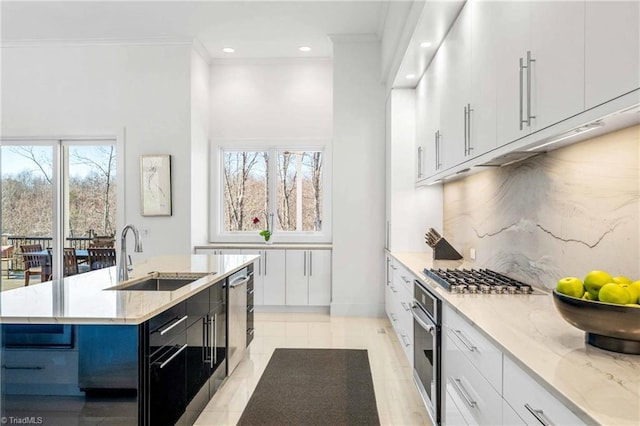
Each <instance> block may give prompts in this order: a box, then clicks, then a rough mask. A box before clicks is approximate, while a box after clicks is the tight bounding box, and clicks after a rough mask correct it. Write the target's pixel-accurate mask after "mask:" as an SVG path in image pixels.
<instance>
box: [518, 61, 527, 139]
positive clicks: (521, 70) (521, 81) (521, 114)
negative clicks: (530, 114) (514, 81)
mask: <svg viewBox="0 0 640 426" xmlns="http://www.w3.org/2000/svg"><path fill="white" fill-rule="evenodd" d="M523 72H524V59H523V58H520V96H519V102H518V107H519V109H520V118H519V120H518V121H519V123H518V124H519V126H520V130H522V128H523V127H522V125H523V124H524V123H525V121H524V120H523V111H522V110H523V108H524V107H523V103H524V100H523V99H522V94H523V90H524V89H523V86H524V82H523V80H524V77H523Z"/></svg>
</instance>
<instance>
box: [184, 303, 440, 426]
mask: <svg viewBox="0 0 640 426" xmlns="http://www.w3.org/2000/svg"><path fill="white" fill-rule="evenodd" d="M255 329H256V332H255V336H256V337H255V338H254V340H253V342H252V343H251V345H250V346H249V350H248V351H247V353H246V356H245V358H244V359H243V360H242V362H241V363H240V364H239V365H238V367H237V368H236V370H235V371H234V372H233V374H232V375H231V376H230V377H229V378H227V380H226V382H225V383H224V384H223V385H222V387H221V388H220V389H219V390H218V392H217V393H216V394H215V395H214V397H213V399H212V400H211V401H210V402H209V404H208V405H207V407H206V408H205V410H204V411H203V412H202V414H201V415H200V417H199V418H198V420H197V421H196V423H195V424H196V426H213V425H235V424H236V423H237V421H238V419H239V418H240V415H241V414H242V410H243V409H244V407H245V405H246V404H247V402H248V401H249V398H250V397H251V393H252V392H253V390H254V389H255V387H256V385H257V383H258V380H259V379H260V375H261V374H262V372H263V371H264V369H265V367H266V366H267V363H268V361H269V358H270V357H271V354H272V353H273V350H274V349H275V348H344V349H367V350H368V354H369V362H370V364H371V374H372V377H373V385H374V388H375V392H376V402H377V405H378V414H379V417H380V422H381V423H382V424H383V425H430V424H431V422H430V420H429V417H428V415H427V412H426V410H425V408H424V406H423V405H422V400H421V399H420V396H419V394H418V391H417V390H416V388H415V385H414V383H413V378H412V370H411V366H410V365H409V363H408V361H407V359H406V357H405V355H404V353H403V351H402V348H401V347H400V343H399V342H398V340H397V338H396V336H395V334H394V333H393V328H392V327H391V324H390V323H389V321H388V320H387V319H386V318H352V317H349V318H343V317H331V316H329V315H327V314H292V313H286V314H274V313H256V315H255Z"/></svg>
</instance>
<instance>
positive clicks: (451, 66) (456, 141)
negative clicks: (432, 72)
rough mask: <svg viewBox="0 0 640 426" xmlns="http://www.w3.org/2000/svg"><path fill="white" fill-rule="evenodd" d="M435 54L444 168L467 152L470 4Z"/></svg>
mask: <svg viewBox="0 0 640 426" xmlns="http://www.w3.org/2000/svg"><path fill="white" fill-rule="evenodd" d="M437 55H438V56H440V58H439V59H440V60H441V61H442V64H441V67H442V68H441V72H440V73H439V76H440V77H439V80H440V84H442V92H441V97H440V106H441V115H440V124H441V126H440V127H441V132H440V133H441V136H440V146H441V148H442V163H443V164H444V167H443V169H448V168H449V167H452V166H455V165H457V164H459V163H461V162H463V161H464V160H465V158H466V157H467V154H468V150H467V137H468V135H467V117H468V115H467V114H468V104H469V103H470V100H471V95H470V93H471V8H470V4H469V3H467V4H466V6H465V7H464V8H463V9H462V11H461V12H460V14H459V15H458V19H456V22H455V23H454V24H453V26H452V27H451V29H450V30H449V33H448V34H447V38H446V39H445V40H444V42H443V43H442V46H440V50H439V51H438V53H437Z"/></svg>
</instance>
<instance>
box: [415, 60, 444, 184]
mask: <svg viewBox="0 0 640 426" xmlns="http://www.w3.org/2000/svg"><path fill="white" fill-rule="evenodd" d="M439 64H440V58H439V56H438V55H436V57H435V58H434V59H433V61H432V62H431V66H430V67H429V68H428V69H427V71H426V72H425V74H424V76H423V77H422V79H421V80H420V82H419V83H418V86H417V87H416V144H417V155H418V165H419V168H420V172H421V173H419V175H418V180H420V179H422V178H425V177H429V176H432V175H434V174H436V173H437V172H438V171H439V170H440V168H441V167H442V162H441V161H439V155H438V154H439V149H438V135H439V131H440V85H439V84H438V67H439Z"/></svg>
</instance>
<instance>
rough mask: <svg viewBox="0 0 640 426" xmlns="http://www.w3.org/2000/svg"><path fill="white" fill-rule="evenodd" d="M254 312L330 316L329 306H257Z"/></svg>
mask: <svg viewBox="0 0 640 426" xmlns="http://www.w3.org/2000/svg"><path fill="white" fill-rule="evenodd" d="M254 312H267V313H313V314H317V313H321V314H328V313H329V307H328V306H273V305H268V306H267V305H256V306H255V310H254Z"/></svg>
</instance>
